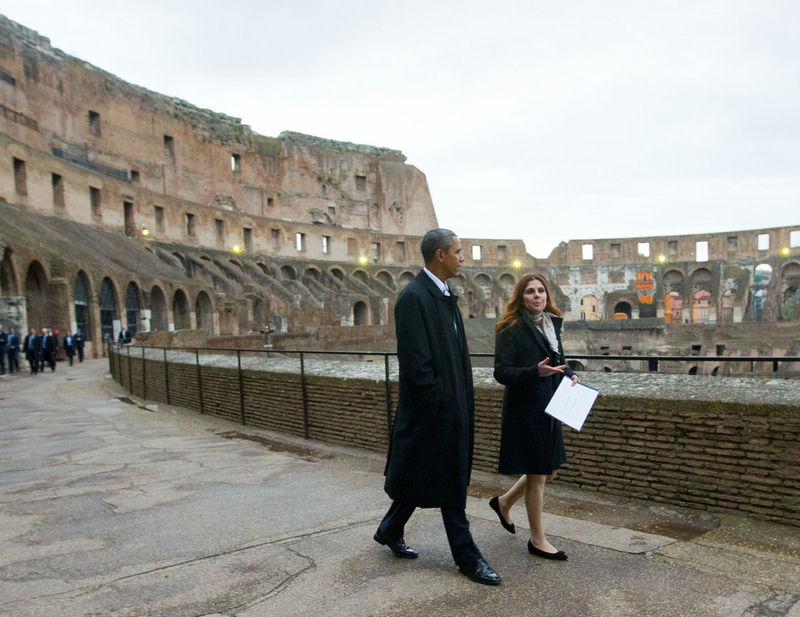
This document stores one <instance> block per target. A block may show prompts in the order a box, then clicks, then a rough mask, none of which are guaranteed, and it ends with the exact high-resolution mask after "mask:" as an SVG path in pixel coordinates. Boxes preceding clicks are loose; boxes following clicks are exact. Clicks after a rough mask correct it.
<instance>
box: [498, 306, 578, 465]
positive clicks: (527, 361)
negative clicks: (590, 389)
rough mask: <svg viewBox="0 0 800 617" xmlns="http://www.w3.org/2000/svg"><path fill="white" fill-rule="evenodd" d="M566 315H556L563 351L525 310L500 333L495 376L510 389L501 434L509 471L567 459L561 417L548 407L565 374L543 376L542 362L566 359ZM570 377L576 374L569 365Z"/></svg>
mask: <svg viewBox="0 0 800 617" xmlns="http://www.w3.org/2000/svg"><path fill="white" fill-rule="evenodd" d="M563 322H564V320H563V319H561V318H560V317H553V326H554V327H555V331H556V337H557V338H558V348H559V353H557V354H556V353H554V352H553V351H552V350H551V349H550V346H549V345H548V344H547V341H546V340H545V338H544V336H543V335H542V333H541V332H539V330H538V329H537V328H536V326H534V325H533V321H531V319H530V318H529V317H528V315H527V314H525V313H523V314H522V318H521V321H520V323H518V324H517V325H515V326H511V327H509V328H506V329H504V330H502V331H501V332H500V333H499V334H498V335H497V337H496V338H495V346H494V354H495V355H494V378H495V379H496V380H497V381H499V382H500V383H501V384H503V385H504V386H505V387H506V389H505V393H504V394H503V422H502V430H501V434H500V464H499V466H498V471H499V472H500V473H505V474H523V473H532V474H539V475H549V474H550V473H552V472H553V471H554V470H556V469H558V468H559V467H560V466H561V465H563V464H564V463H565V462H566V460H567V457H566V453H565V451H564V441H563V437H562V432H561V422H560V421H558V420H555V419H554V418H552V417H551V416H549V415H547V414H546V413H545V412H544V409H545V407H547V404H548V403H549V402H550V399H551V398H552V397H553V394H554V393H555V391H556V388H558V385H559V384H560V383H561V380H562V379H563V375H561V374H555V375H550V376H549V377H539V367H538V364H539V362H541V361H542V360H544V359H545V358H550V362H549V364H550V366H560V365H562V364H565V362H564V352H563V348H562V346H561V325H562V324H563ZM564 374H565V375H567V376H568V377H572V375H574V373H573V371H572V370H570V369H569V368H566V369H564Z"/></svg>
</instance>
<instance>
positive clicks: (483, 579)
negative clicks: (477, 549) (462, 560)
mask: <svg viewBox="0 0 800 617" xmlns="http://www.w3.org/2000/svg"><path fill="white" fill-rule="evenodd" d="M458 571H459V572H461V574H463V575H464V576H466V577H467V578H468V579H469V580H471V581H474V582H476V583H480V584H481V585H499V584H500V583H501V582H503V579H502V578H500V575H499V574H498V573H497V572H495V571H494V570H492V567H491V566H490V565H489V564H488V563H486V561H485V560H483V559H476V560H475V561H473V562H472V563H470V564H467V565H465V566H458Z"/></svg>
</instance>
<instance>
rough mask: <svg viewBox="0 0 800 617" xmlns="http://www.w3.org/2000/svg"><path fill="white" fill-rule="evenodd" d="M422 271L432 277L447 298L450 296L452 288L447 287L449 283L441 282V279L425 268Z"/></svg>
mask: <svg viewBox="0 0 800 617" xmlns="http://www.w3.org/2000/svg"><path fill="white" fill-rule="evenodd" d="M422 269H423V270H424V271H425V274H427V275H428V276H429V277H431V280H432V281H433V282H434V283H436V286H437V287H438V288H439V291H441V292H442V293H443V294H444V295H446V296H449V295H450V288H449V287H448V286H447V283H444V282H442V281H440V280H439V278H438V277H437V276H436V275H435V274H434V273H433V272H431V271H430V270H428V269H427V268H425V267H423V268H422Z"/></svg>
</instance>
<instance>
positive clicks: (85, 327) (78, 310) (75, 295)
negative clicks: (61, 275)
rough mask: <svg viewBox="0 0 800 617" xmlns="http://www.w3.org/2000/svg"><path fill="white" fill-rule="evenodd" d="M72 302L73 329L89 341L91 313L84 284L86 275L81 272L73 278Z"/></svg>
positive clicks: (86, 288) (90, 337) (87, 288)
mask: <svg viewBox="0 0 800 617" xmlns="http://www.w3.org/2000/svg"><path fill="white" fill-rule="evenodd" d="M72 302H73V304H74V306H75V327H76V328H77V329H78V330H80V331H81V332H83V333H84V334H85V335H86V340H87V341H91V340H92V327H91V326H92V324H91V321H90V315H91V312H90V311H89V286H88V285H87V284H86V274H85V273H84V272H83V270H81V271H80V272H78V274H77V275H76V276H75V287H74V289H73V290H72ZM76 332H77V330H76Z"/></svg>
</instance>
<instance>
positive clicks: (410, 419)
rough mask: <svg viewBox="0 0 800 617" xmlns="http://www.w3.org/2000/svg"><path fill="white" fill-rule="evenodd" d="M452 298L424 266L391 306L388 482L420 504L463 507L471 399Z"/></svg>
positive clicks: (398, 496)
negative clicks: (396, 373) (393, 402)
mask: <svg viewBox="0 0 800 617" xmlns="http://www.w3.org/2000/svg"><path fill="white" fill-rule="evenodd" d="M457 301H458V297H457V296H453V295H451V296H449V297H448V296H445V295H444V294H442V292H441V291H440V290H439V288H438V287H437V286H436V283H434V282H433V281H432V280H431V278H430V277H429V276H428V275H427V274H426V273H425V271H424V270H423V271H420V273H419V274H418V275H417V276H416V277H415V278H414V279H413V280H412V281H411V282H410V283H409V284H408V285H406V287H405V288H404V289H403V291H402V292H401V293H400V296H399V297H398V299H397V304H396V305H395V310H394V315H395V327H396V332H397V358H398V360H399V362H400V387H399V396H398V403H397V412H396V414H395V421H394V429H393V431H392V439H391V443H390V445H389V455H388V459H387V462H386V484H385V489H386V493H387V494H388V495H389V497H391V498H392V499H394V500H396V501H400V502H402V503H405V504H409V505H414V506H417V507H420V508H459V509H463V508H464V507H465V506H466V502H467V486H468V485H469V478H470V471H471V469H472V448H473V431H474V416H475V399H474V392H473V386H472V367H471V365H470V361H469V350H468V349H467V339H466V336H465V335H464V324H463V322H462V320H461V313H460V312H459V310H458V307H457V306H456V303H457ZM456 324H457V326H458V334H456Z"/></svg>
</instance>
